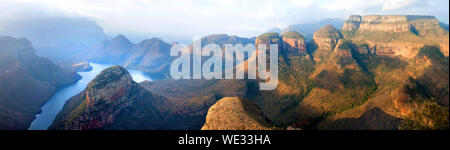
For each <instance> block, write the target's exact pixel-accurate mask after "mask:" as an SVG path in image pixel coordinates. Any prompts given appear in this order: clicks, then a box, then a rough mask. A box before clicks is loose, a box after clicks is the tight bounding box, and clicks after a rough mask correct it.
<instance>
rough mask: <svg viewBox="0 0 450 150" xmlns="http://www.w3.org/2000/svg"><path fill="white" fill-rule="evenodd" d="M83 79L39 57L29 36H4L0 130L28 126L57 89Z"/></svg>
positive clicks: (0, 56) (0, 65)
mask: <svg viewBox="0 0 450 150" xmlns="http://www.w3.org/2000/svg"><path fill="white" fill-rule="evenodd" d="M79 79H81V76H79V75H78V74H76V73H73V72H69V71H66V70H65V69H63V68H61V67H60V66H58V65H56V64H54V63H53V62H52V61H50V60H49V59H47V58H42V57H39V56H37V55H36V53H35V51H34V50H33V47H32V45H31V43H30V42H29V41H28V40H27V39H24V38H20V39H16V38H13V37H7V36H3V37H0V93H1V94H0V129H27V128H28V126H29V125H30V123H31V121H33V120H34V118H35V115H36V114H37V113H39V112H40V111H41V109H40V107H41V106H42V105H44V104H45V103H46V102H47V100H48V99H49V98H50V96H51V95H52V94H53V93H54V92H55V91H56V89H58V88H61V87H63V86H65V85H68V84H71V83H74V82H75V81H78V80H79Z"/></svg>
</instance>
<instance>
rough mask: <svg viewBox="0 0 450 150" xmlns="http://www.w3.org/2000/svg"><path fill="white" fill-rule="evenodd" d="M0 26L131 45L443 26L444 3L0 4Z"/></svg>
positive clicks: (149, 0) (6, 0)
mask: <svg viewBox="0 0 450 150" xmlns="http://www.w3.org/2000/svg"><path fill="white" fill-rule="evenodd" d="M0 9H2V10H7V11H4V12H2V13H0V26H4V25H5V24H8V23H9V22H14V21H18V20H21V19H23V20H26V19H32V18H45V17H68V18H79V17H81V18H89V19H90V20H93V21H95V22H96V23H97V24H98V25H99V26H101V27H102V28H103V30H104V32H105V33H106V34H107V35H109V36H115V35H117V34H124V35H125V36H127V37H129V38H130V39H131V40H132V41H134V42H137V41H139V40H142V39H145V38H151V37H152V36H156V37H161V38H163V39H166V40H169V41H168V42H171V41H183V40H186V39H185V38H192V37H194V36H205V35H209V34H229V35H237V36H241V37H253V36H257V35H259V34H261V33H264V32H265V31H268V30H269V29H272V28H275V27H278V28H285V27H287V26H288V25H292V24H304V23H314V22H317V21H321V20H324V19H327V18H333V19H342V20H344V19H346V18H347V17H348V16H349V15H352V14H358V15H367V14H399V15H433V16H436V17H437V18H438V19H439V20H440V21H441V22H444V23H446V24H448V22H449V21H448V20H449V16H448V12H449V1H448V0H379V1H370V2H366V1H364V0H334V1H333V0H286V1H275V0H243V1H237V0H181V1H179V0H178V1H177V0H165V1H161V0H135V1H121V0H112V1H106V0H74V1H58V0H17V1H10V0H0Z"/></svg>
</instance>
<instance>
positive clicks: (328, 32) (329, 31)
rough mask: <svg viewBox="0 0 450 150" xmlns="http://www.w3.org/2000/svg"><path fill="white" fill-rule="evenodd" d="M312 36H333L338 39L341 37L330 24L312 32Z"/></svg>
mask: <svg viewBox="0 0 450 150" xmlns="http://www.w3.org/2000/svg"><path fill="white" fill-rule="evenodd" d="M314 36H318V37H327V38H335V39H340V38H342V35H341V33H340V32H339V31H338V30H337V29H336V28H335V27H333V26H332V25H330V24H328V25H326V26H324V27H322V28H320V29H319V30H317V31H316V33H314Z"/></svg>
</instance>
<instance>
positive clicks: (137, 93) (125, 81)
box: [49, 66, 163, 130]
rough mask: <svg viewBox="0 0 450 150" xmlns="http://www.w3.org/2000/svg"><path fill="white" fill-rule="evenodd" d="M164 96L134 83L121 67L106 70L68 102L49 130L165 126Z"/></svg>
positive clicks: (157, 127)
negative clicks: (163, 114)
mask: <svg viewBox="0 0 450 150" xmlns="http://www.w3.org/2000/svg"><path fill="white" fill-rule="evenodd" d="M162 100H163V98H162V97H159V96H156V95H153V94H152V93H150V92H148V91H147V90H145V89H144V88H143V87H141V86H140V85H139V84H137V83H136V82H134V81H133V80H132V78H131V76H130V74H129V73H128V71H127V70H126V69H124V68H122V67H119V66H113V67H110V68H107V69H105V70H103V71H102V72H101V73H100V74H99V75H97V76H96V77H95V79H94V80H92V81H91V82H90V83H89V84H88V86H87V88H86V89H85V90H84V91H83V92H81V93H80V94H79V95H77V96H74V97H72V98H71V99H69V100H68V102H66V104H65V106H64V108H63V110H62V112H61V113H60V114H58V116H57V118H56V119H55V121H54V124H53V125H52V126H51V127H50V128H49V129H66V130H90V129H162V128H163V126H162V125H161V124H162V122H163V121H161V112H160V111H159V110H158V109H157V108H156V107H155V106H154V104H155V103H159V102H160V101H162Z"/></svg>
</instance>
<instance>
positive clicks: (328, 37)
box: [312, 25, 342, 62]
mask: <svg viewBox="0 0 450 150" xmlns="http://www.w3.org/2000/svg"><path fill="white" fill-rule="evenodd" d="M341 38H342V35H341V33H340V32H339V31H338V30H337V29H336V28H334V27H333V26H331V25H326V26H325V27H323V28H321V29H319V30H317V31H316V32H315V33H314V38H313V41H314V43H315V45H316V49H315V50H314V51H313V52H312V55H313V56H314V60H315V61H316V62H322V61H324V59H326V58H327V57H328V55H329V54H330V53H331V52H332V51H333V50H334V48H335V47H336V44H337V43H338V41H339V40H340V39H341Z"/></svg>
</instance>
